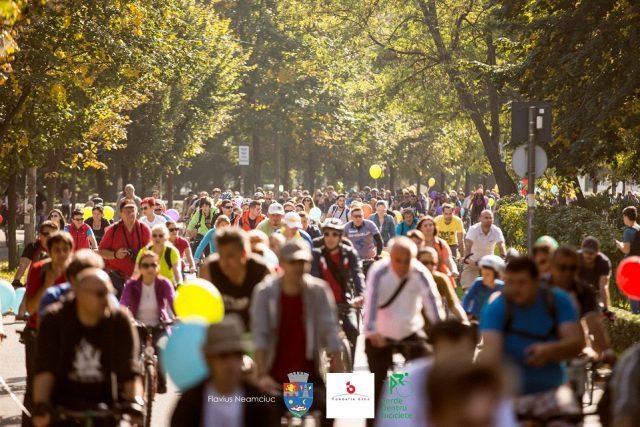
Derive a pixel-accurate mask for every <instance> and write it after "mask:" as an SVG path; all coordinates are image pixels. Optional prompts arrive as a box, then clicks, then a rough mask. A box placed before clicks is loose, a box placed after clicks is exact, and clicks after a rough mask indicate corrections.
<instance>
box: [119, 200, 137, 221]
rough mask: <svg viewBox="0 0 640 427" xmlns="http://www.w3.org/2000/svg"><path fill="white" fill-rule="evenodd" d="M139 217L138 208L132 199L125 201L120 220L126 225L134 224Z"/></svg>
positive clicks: (122, 203)
mask: <svg viewBox="0 0 640 427" xmlns="http://www.w3.org/2000/svg"><path fill="white" fill-rule="evenodd" d="M137 215H138V208H137V207H136V204H135V203H134V201H133V200H131V199H124V200H123V201H122V202H121V203H120V218H121V219H122V220H123V221H124V222H125V223H133V221H135V219H136V216H137Z"/></svg>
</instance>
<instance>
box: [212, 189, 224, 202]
mask: <svg viewBox="0 0 640 427" xmlns="http://www.w3.org/2000/svg"><path fill="white" fill-rule="evenodd" d="M221 194H222V190H220V189H219V188H218V187H215V188H213V190H211V197H213V198H214V199H216V200H217V199H219V198H220V195H221Z"/></svg>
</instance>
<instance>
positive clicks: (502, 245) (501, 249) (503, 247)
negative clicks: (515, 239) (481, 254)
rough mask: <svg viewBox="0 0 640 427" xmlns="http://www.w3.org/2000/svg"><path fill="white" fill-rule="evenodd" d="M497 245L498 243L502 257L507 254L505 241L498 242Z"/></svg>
mask: <svg viewBox="0 0 640 427" xmlns="http://www.w3.org/2000/svg"><path fill="white" fill-rule="evenodd" d="M497 245H498V252H499V253H500V256H501V257H505V256H507V247H506V245H505V244H504V241H502V242H498V243H497Z"/></svg>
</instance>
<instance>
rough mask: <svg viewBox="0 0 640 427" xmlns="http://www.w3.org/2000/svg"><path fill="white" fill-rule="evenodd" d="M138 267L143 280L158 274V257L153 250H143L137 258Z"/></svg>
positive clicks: (150, 279) (150, 278)
mask: <svg viewBox="0 0 640 427" xmlns="http://www.w3.org/2000/svg"><path fill="white" fill-rule="evenodd" d="M138 269H140V274H142V279H143V280H144V281H145V282H147V283H148V282H150V281H152V280H154V279H155V278H156V277H157V276H158V274H160V257H158V254H156V253H155V252H153V251H145V252H144V253H143V254H142V255H141V256H140V259H139V260H138Z"/></svg>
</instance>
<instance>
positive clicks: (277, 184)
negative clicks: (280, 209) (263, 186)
mask: <svg viewBox="0 0 640 427" xmlns="http://www.w3.org/2000/svg"><path fill="white" fill-rule="evenodd" d="M273 143H274V148H275V163H276V164H275V167H276V179H275V181H276V182H275V187H276V188H274V189H273V193H274V195H275V199H276V200H278V198H279V197H280V176H281V175H280V141H279V140H278V137H277V136H276V138H275V140H274V142H273Z"/></svg>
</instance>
